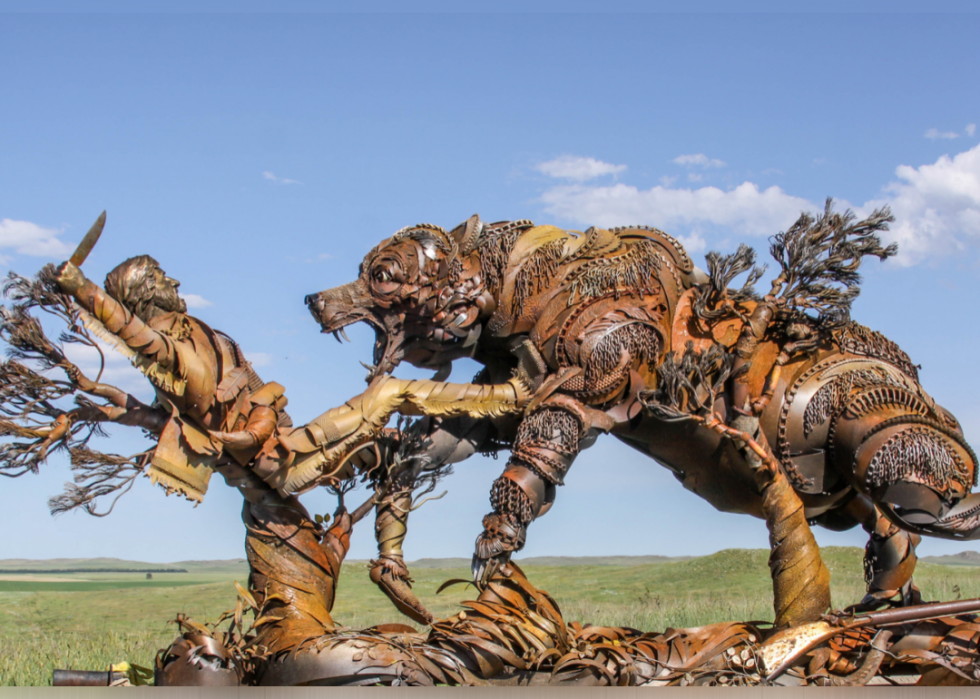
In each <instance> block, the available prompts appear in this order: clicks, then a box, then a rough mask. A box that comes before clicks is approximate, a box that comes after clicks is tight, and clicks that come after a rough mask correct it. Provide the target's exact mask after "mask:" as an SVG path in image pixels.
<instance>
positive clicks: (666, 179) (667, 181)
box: [660, 175, 677, 187]
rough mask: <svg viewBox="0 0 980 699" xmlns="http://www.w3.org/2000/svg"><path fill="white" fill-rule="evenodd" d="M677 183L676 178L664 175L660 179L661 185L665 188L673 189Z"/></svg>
mask: <svg viewBox="0 0 980 699" xmlns="http://www.w3.org/2000/svg"><path fill="white" fill-rule="evenodd" d="M676 181H677V178H676V177H670V176H669V175H664V176H663V177H661V178H660V184H662V185H663V186H664V187H672V186H673V184H674V183H675V182H676Z"/></svg>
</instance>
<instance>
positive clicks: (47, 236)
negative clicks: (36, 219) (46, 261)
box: [0, 218, 73, 259]
mask: <svg viewBox="0 0 980 699" xmlns="http://www.w3.org/2000/svg"><path fill="white" fill-rule="evenodd" d="M63 232H64V230H63V229H56V228H44V227H43V226H39V225H37V224H36V223H31V222H30V221H14V220H12V219H9V218H5V219H3V220H0V248H2V249H8V248H9V249H11V250H13V251H14V252H16V253H19V254H21V255H34V256H37V257H55V258H61V259H64V258H66V257H68V256H69V255H71V253H72V251H73V250H72V248H71V247H70V246H69V245H68V244H66V243H65V242H64V241H63V240H61V239H59V238H58V236H59V235H61V234H62V233H63Z"/></svg>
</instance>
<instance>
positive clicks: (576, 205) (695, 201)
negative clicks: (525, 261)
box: [542, 182, 814, 235]
mask: <svg viewBox="0 0 980 699" xmlns="http://www.w3.org/2000/svg"><path fill="white" fill-rule="evenodd" d="M542 202H543V203H544V205H545V210H546V211H547V212H548V213H550V214H553V215H554V216H557V217H559V218H562V219H569V220H571V221H574V222H576V223H581V224H583V225H597V226H623V225H629V224H648V225H654V226H657V227H659V228H663V229H665V230H667V231H668V232H670V233H673V232H674V230H673V229H676V228H692V229H693V230H692V233H693V232H694V231H697V230H700V227H703V226H709V227H710V226H719V227H724V228H725V229H727V230H732V231H734V232H737V233H740V234H743V235H772V234H773V233H777V232H779V231H780V230H785V228H786V227H787V226H789V225H791V224H792V223H793V221H795V220H796V218H797V217H798V216H799V215H800V211H801V210H803V209H812V208H814V207H813V205H812V204H811V203H810V202H809V201H807V200H806V199H802V198H800V197H794V196H791V195H789V194H787V193H786V192H784V191H783V190H782V189H780V188H779V187H776V186H772V187H769V188H767V189H765V190H761V191H760V189H759V187H758V185H755V184H753V183H751V182H743V183H742V184H740V185H739V186H738V187H735V188H734V189H731V190H728V191H722V190H720V189H718V188H717V187H701V188H699V189H680V188H678V189H672V188H670V187H664V186H661V185H658V186H656V187H653V188H651V189H647V190H641V189H638V188H636V187H633V186H630V185H626V184H615V185H610V186H605V187H589V186H584V185H565V186H560V187H553V188H552V189H549V190H548V191H546V192H545V193H544V195H543V196H542ZM705 232H707V231H705Z"/></svg>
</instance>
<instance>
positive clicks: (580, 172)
mask: <svg viewBox="0 0 980 699" xmlns="http://www.w3.org/2000/svg"><path fill="white" fill-rule="evenodd" d="M534 169H535V170H537V171H538V172H541V173H544V174H545V175H547V176H548V177H555V178H558V179H563V180H572V181H573V182H585V181H586V180H592V179H595V178H596V177H602V176H603V175H615V174H618V173H620V172H625V171H626V166H625V165H613V164H612V163H604V162H602V161H601V160H596V159H595V158H581V157H578V156H574V155H563V156H561V157H560V158H555V159H554V160H548V161H547V162H544V163H539V164H537V165H535V166H534Z"/></svg>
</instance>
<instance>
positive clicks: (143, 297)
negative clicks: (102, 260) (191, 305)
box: [105, 255, 187, 321]
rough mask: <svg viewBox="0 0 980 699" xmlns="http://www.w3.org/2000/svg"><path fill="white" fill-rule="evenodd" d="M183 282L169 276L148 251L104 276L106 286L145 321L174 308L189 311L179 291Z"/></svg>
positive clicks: (115, 297) (107, 290)
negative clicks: (147, 253) (146, 253)
mask: <svg viewBox="0 0 980 699" xmlns="http://www.w3.org/2000/svg"><path fill="white" fill-rule="evenodd" d="M179 286H180V282H178V281H177V280H175V279H171V278H170V277H168V276H167V275H166V274H165V273H164V271H163V270H162V269H160V264H159V263H158V262H157V261H156V260H154V259H153V258H152V257H150V256H149V255H138V256H136V257H131V258H129V259H128V260H126V261H125V262H123V263H122V264H121V265H119V266H118V267H116V268H115V269H114V270H112V271H111V272H109V274H108V275H106V278H105V290H106V292H107V293H108V294H109V295H110V296H112V297H113V298H114V299H116V300H117V301H119V302H120V303H122V304H123V305H124V306H125V307H126V308H128V309H129V310H130V312H131V313H133V315H135V316H136V317H137V318H139V319H140V320H143V321H149V320H150V319H151V318H154V317H155V316H158V315H162V314H164V313H170V312H171V311H178V312H180V313H186V312H187V304H186V303H184V300H183V299H182V298H180V296H179V295H178V294H177V288H178V287H179Z"/></svg>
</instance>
